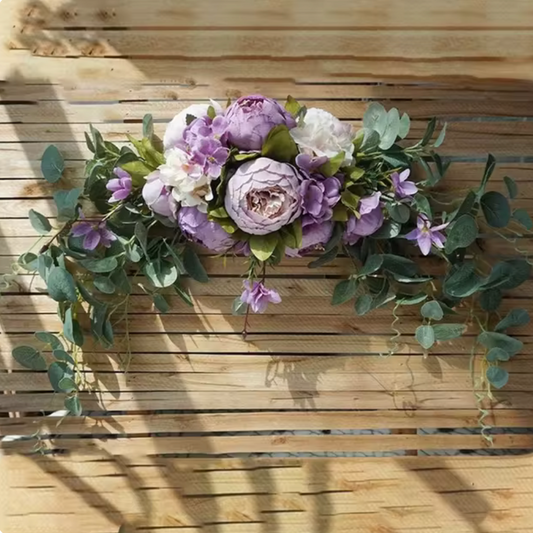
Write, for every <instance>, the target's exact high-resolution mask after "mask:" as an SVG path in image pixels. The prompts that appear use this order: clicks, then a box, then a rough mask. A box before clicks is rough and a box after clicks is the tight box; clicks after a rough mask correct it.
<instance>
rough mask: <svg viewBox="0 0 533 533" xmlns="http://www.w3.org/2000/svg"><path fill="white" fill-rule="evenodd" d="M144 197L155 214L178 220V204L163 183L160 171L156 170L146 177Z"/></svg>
mask: <svg viewBox="0 0 533 533" xmlns="http://www.w3.org/2000/svg"><path fill="white" fill-rule="evenodd" d="M142 195H143V198H144V201H145V202H146V205H147V206H148V207H149V208H150V209H151V210H152V211H153V212H154V213H157V214H158V215H162V216H164V217H168V218H170V219H172V220H176V213H177V211H178V204H177V202H176V200H175V199H174V197H173V196H172V192H171V190H170V188H169V187H167V186H166V185H165V184H164V183H163V182H162V181H161V177H160V172H159V170H155V171H154V172H152V173H151V174H149V175H148V176H147V177H146V183H145V184H144V187H143V190H142Z"/></svg>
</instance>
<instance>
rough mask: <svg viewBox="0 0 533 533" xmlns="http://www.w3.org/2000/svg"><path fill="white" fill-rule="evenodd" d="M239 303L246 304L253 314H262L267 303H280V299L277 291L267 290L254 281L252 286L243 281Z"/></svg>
mask: <svg viewBox="0 0 533 533" xmlns="http://www.w3.org/2000/svg"><path fill="white" fill-rule="evenodd" d="M241 301H242V302H244V303H245V304H248V305H249V306H250V307H251V309H252V311H253V312H254V313H264V312H265V311H266V308H267V306H268V304H269V303H273V304H279V303H281V297H280V295H279V293H278V292H277V291H275V290H273V289H267V288H266V287H265V286H264V285H263V284H262V283H260V282H259V281H254V282H253V285H251V284H250V282H249V281H245V282H244V291H243V293H242V295H241Z"/></svg>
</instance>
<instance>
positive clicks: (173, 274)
mask: <svg viewBox="0 0 533 533" xmlns="http://www.w3.org/2000/svg"><path fill="white" fill-rule="evenodd" d="M143 272H144V275H145V276H146V277H147V278H148V280H149V281H150V283H151V284H152V285H153V286H154V287H157V288H158V289H162V288H164V287H170V286H171V285H173V284H174V283H175V282H176V280H177V279H178V269H177V268H176V266H175V265H174V264H172V263H170V262H169V261H165V260H163V259H153V260H151V261H148V262H147V263H146V264H145V265H144V268H143ZM193 278H194V276H193Z"/></svg>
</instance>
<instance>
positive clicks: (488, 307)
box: [479, 289, 503, 313]
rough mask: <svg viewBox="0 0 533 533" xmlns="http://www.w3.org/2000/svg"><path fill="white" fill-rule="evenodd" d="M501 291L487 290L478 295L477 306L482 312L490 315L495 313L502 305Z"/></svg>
mask: <svg viewBox="0 0 533 533" xmlns="http://www.w3.org/2000/svg"><path fill="white" fill-rule="evenodd" d="M502 297H503V295H502V291H501V290H500V289H489V290H487V291H483V292H482V293H481V294H480V295H479V305H481V308H482V309H483V310H484V311H487V312H488V313H491V312H493V311H496V310H497V309H498V307H500V304H501V303H502Z"/></svg>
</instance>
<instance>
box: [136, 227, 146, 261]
mask: <svg viewBox="0 0 533 533" xmlns="http://www.w3.org/2000/svg"><path fill="white" fill-rule="evenodd" d="M135 238H136V239H137V240H138V241H139V244H140V245H141V248H142V251H143V252H144V254H145V255H146V256H148V252H147V245H148V230H147V229H146V226H145V225H144V224H143V223H142V222H141V221H140V220H139V221H138V222H137V223H136V224H135Z"/></svg>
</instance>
